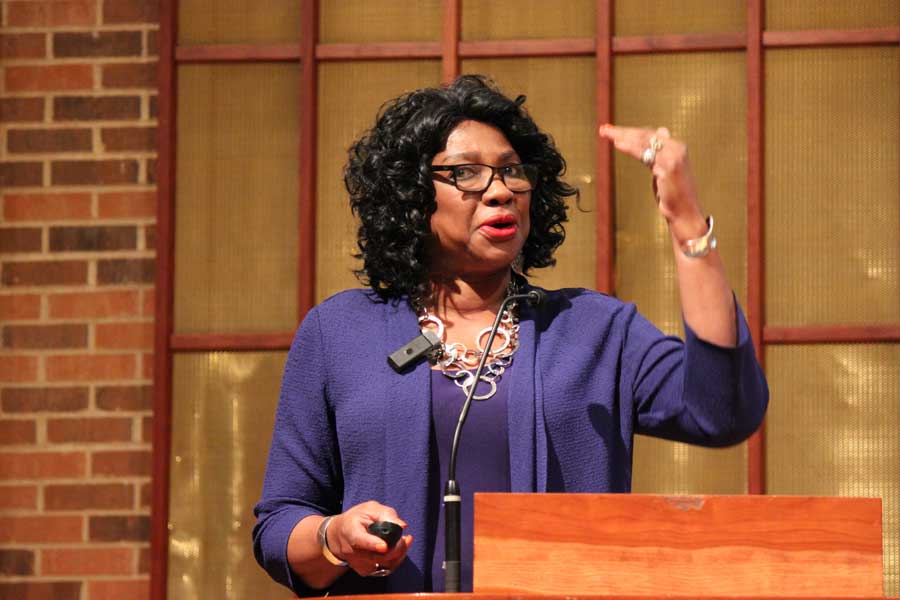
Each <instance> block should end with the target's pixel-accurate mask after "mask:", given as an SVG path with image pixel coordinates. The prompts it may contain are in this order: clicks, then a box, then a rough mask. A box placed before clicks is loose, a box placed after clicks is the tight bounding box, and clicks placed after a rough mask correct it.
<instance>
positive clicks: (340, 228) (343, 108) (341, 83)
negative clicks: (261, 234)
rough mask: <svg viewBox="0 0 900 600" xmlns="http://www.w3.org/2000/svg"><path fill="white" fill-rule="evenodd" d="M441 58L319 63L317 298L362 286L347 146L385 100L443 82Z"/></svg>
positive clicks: (370, 120)
mask: <svg viewBox="0 0 900 600" xmlns="http://www.w3.org/2000/svg"><path fill="white" fill-rule="evenodd" d="M440 80H441V64H440V62H438V61H433V60H428V61H424V60H423V61H378V62H337V63H323V64H320V65H319V132H318V144H319V148H318V180H317V184H316V186H317V190H318V191H317V194H318V197H317V200H316V203H317V210H318V215H317V225H316V231H317V235H316V301H317V302H318V301H321V300H324V299H325V298H327V297H328V296H331V295H332V294H335V293H337V292H339V291H341V290H344V289H347V288H352V287H360V284H359V282H358V281H357V279H356V277H355V276H354V275H353V269H356V268H358V267H359V261H357V260H355V259H354V258H353V254H354V253H355V252H356V251H357V248H356V227H357V222H356V220H355V218H354V217H353V215H352V213H351V212H350V201H349V199H348V197H347V190H346V189H345V188H344V178H343V169H344V165H345V164H346V163H347V149H348V148H349V147H350V144H351V143H353V141H354V140H356V139H357V138H358V137H359V136H360V135H361V134H362V133H363V132H364V131H365V130H367V129H369V128H370V127H372V126H373V125H374V124H375V115H376V113H377V112H378V109H379V107H380V106H381V105H382V104H384V103H385V102H386V101H388V100H390V99H392V98H394V97H396V96H398V95H400V94H402V93H404V92H410V91H413V90H415V89H419V88H422V87H433V86H436V85H439V84H440Z"/></svg>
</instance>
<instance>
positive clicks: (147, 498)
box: [138, 481, 153, 573]
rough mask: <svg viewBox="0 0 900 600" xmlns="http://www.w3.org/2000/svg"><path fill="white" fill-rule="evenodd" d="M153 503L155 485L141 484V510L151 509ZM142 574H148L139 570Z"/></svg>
mask: <svg viewBox="0 0 900 600" xmlns="http://www.w3.org/2000/svg"><path fill="white" fill-rule="evenodd" d="M152 503H153V483H152V482H149V481H148V482H147V483H142V484H141V508H149V507H150V505H151V504H152ZM141 559H143V556H141ZM138 571H139V572H140V573H146V572H147V571H142V570H141V569H140V568H138Z"/></svg>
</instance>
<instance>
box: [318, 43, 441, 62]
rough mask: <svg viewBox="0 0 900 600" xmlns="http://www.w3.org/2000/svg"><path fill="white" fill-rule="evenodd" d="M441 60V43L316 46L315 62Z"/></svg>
mask: <svg viewBox="0 0 900 600" xmlns="http://www.w3.org/2000/svg"><path fill="white" fill-rule="evenodd" d="M412 58H441V42H379V43H371V44H317V45H316V60H321V61H325V60H379V59H381V60H391V59H412Z"/></svg>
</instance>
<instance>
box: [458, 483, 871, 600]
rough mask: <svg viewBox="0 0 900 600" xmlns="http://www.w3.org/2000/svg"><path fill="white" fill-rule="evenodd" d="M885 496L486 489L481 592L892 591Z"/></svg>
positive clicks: (477, 576)
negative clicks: (886, 584)
mask: <svg viewBox="0 0 900 600" xmlns="http://www.w3.org/2000/svg"><path fill="white" fill-rule="evenodd" d="M882 578H883V574H882V542H881V500H880V499H878V498H874V499H872V498H815V497H803V496H750V495H746V496H659V495H647V494H475V562H474V582H473V583H474V585H473V589H474V592H476V593H478V594H485V593H489V594H490V593H493V594H503V593H516V594H562V595H623V596H626V595H627V596H657V595H658V596H695V597H697V596H720V597H723V596H727V597H735V596H744V597H747V596H768V597H810V596H818V597H823V596H830V597H847V598H853V597H856V598H859V597H880V596H882V595H883V593H884V591H883V583H882Z"/></svg>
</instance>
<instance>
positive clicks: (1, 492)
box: [0, 485, 38, 511]
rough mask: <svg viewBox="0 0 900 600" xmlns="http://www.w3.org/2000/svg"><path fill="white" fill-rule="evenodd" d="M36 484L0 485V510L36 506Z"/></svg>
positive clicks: (32, 507)
mask: <svg viewBox="0 0 900 600" xmlns="http://www.w3.org/2000/svg"><path fill="white" fill-rule="evenodd" d="M37 492H38V490H37V486H35V485H0V511H7V510H28V509H32V510H34V509H36V508H37Z"/></svg>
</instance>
